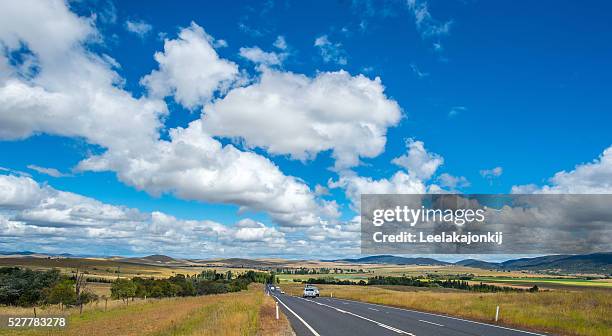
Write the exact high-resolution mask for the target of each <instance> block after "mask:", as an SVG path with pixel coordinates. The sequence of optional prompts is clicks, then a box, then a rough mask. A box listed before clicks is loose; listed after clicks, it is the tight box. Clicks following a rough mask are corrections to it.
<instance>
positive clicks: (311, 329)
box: [273, 295, 321, 336]
mask: <svg viewBox="0 0 612 336" xmlns="http://www.w3.org/2000/svg"><path fill="white" fill-rule="evenodd" d="M273 296H274V295H273ZM274 298H275V299H276V300H277V301H278V302H280V303H281V304H282V305H283V306H284V307H285V308H287V310H288V311H289V312H290V313H291V314H293V315H295V317H297V318H298V320H300V322H302V323H304V325H305V326H306V328H308V330H310V332H311V333H312V334H313V335H315V336H321V335H320V334H319V333H318V332H316V330H314V329H313V328H312V327H311V326H310V324H308V323H306V321H304V319H303V318H301V317H300V315H298V314H297V313H296V312H294V311H293V310H291V308H289V307H287V305H286V304H285V303H284V302H283V301H281V300H280V299H279V298H278V297H276V296H274Z"/></svg>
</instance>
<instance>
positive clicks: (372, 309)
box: [368, 308, 380, 311]
mask: <svg viewBox="0 0 612 336" xmlns="http://www.w3.org/2000/svg"><path fill="white" fill-rule="evenodd" d="M368 309H369V310H373V311H380V310H378V309H374V308H368Z"/></svg>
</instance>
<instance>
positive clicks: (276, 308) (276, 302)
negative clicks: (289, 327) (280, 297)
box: [276, 301, 278, 320]
mask: <svg viewBox="0 0 612 336" xmlns="http://www.w3.org/2000/svg"><path fill="white" fill-rule="evenodd" d="M276 319H277V320H278V301H276Z"/></svg>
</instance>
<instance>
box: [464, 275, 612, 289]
mask: <svg viewBox="0 0 612 336" xmlns="http://www.w3.org/2000/svg"><path fill="white" fill-rule="evenodd" d="M474 281H475V282H486V283H494V284H499V285H519V286H533V285H538V287H541V288H547V287H550V288H553V289H554V288H559V287H601V288H610V289H612V282H610V281H606V280H586V279H577V278H559V279H557V278H538V277H531V278H516V277H508V278H506V277H477V278H475V279H474Z"/></svg>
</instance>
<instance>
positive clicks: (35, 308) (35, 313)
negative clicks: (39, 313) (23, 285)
mask: <svg viewBox="0 0 612 336" xmlns="http://www.w3.org/2000/svg"><path fill="white" fill-rule="evenodd" d="M34 317H36V307H34Z"/></svg>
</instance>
